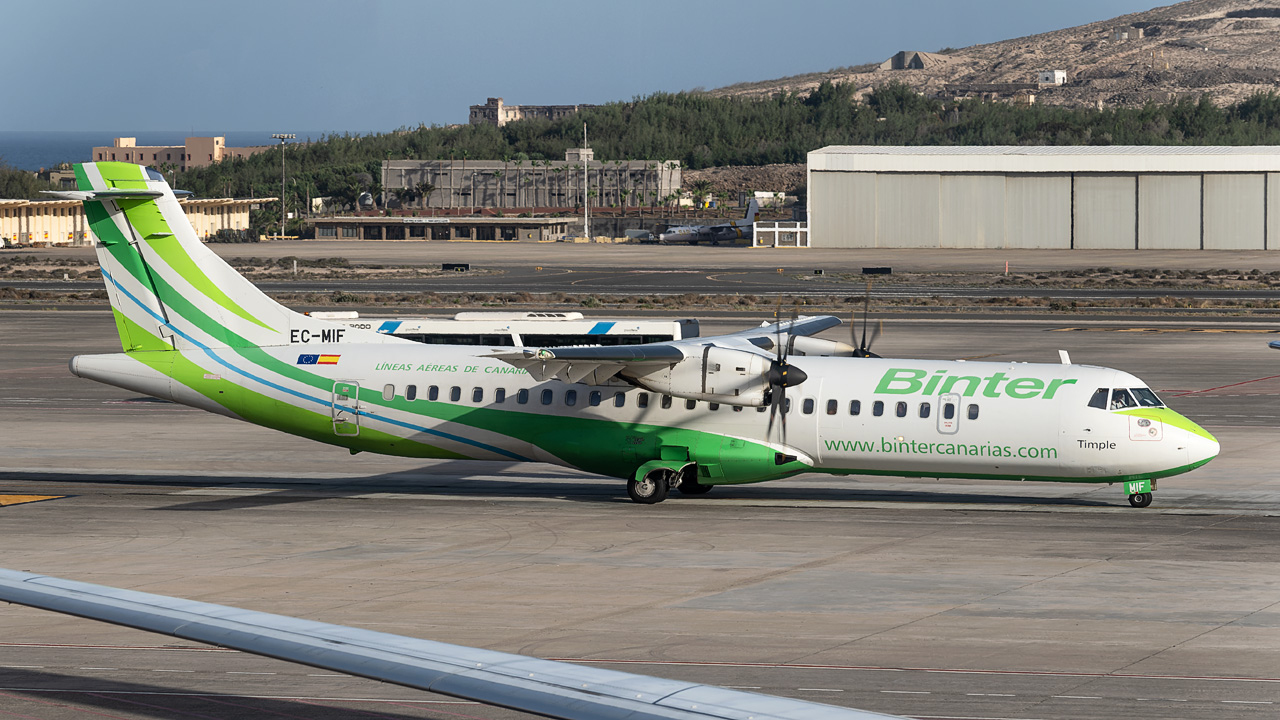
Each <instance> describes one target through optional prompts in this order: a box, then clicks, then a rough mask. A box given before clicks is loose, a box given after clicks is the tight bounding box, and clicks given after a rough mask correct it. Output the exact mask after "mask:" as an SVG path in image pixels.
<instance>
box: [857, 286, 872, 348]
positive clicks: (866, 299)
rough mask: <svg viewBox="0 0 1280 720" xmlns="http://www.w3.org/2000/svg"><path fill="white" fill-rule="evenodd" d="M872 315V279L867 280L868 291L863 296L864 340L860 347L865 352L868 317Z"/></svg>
mask: <svg viewBox="0 0 1280 720" xmlns="http://www.w3.org/2000/svg"><path fill="white" fill-rule="evenodd" d="M869 317H871V281H870V280H868V281H867V293H866V294H865V295H863V296H862V342H860V343H858V348H859V349H860V350H862V351H863V352H866V350H867V318H869Z"/></svg>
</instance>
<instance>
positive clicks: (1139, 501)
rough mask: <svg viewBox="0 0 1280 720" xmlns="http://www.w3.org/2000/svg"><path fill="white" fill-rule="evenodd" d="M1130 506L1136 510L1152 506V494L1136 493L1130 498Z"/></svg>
mask: <svg viewBox="0 0 1280 720" xmlns="http://www.w3.org/2000/svg"><path fill="white" fill-rule="evenodd" d="M1129 504H1130V505H1132V506H1134V507H1136V508H1144V507H1147V506H1148V505H1150V504H1151V493H1149V492H1144V493H1134V494H1132V495H1130V496H1129Z"/></svg>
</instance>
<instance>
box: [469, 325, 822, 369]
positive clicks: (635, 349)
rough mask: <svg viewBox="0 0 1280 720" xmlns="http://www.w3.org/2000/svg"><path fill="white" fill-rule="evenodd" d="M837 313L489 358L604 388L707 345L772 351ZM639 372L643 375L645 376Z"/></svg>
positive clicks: (698, 351)
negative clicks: (779, 340)
mask: <svg viewBox="0 0 1280 720" xmlns="http://www.w3.org/2000/svg"><path fill="white" fill-rule="evenodd" d="M840 322H841V321H840V318H838V317H835V316H833V315H816V316H812V317H801V318H796V319H794V320H784V321H783V322H779V323H772V324H765V325H762V326H760V327H757V328H750V329H748V330H742V331H740V332H736V333H732V334H729V335H712V336H710V337H696V338H687V339H685V340H672V341H670V342H663V343H647V344H644V345H606V346H598V345H591V346H582V347H557V348H539V349H533V348H524V349H521V350H517V351H514V352H499V353H495V354H493V355H490V356H489V357H493V358H497V359H499V360H502V361H504V362H506V363H508V364H510V365H513V366H515V367H518V368H522V369H524V370H525V371H527V372H528V373H529V374H530V375H531V376H532V377H533V378H534V379H535V380H537V381H539V382H541V381H543V380H546V379H548V378H553V377H558V378H560V379H561V380H564V381H565V382H570V383H577V382H586V383H588V384H590V385H602V384H604V383H605V382H607V381H608V380H609V379H610V378H612V377H613V376H614V375H617V374H618V373H619V372H620V371H622V370H623V369H628V370H632V371H637V370H644V369H646V367H647V368H651V369H657V368H660V367H662V366H663V365H671V364H673V363H677V362H680V361H681V360H684V359H685V358H688V357H692V356H695V355H700V354H701V353H702V350H703V348H704V347H705V346H707V345H713V346H716V347H727V348H733V349H737V350H746V351H749V352H754V353H757V354H763V353H762V351H761V348H764V349H766V350H767V349H771V348H772V347H773V342H774V339H775V338H776V337H777V336H778V335H779V334H781V335H805V336H807V335H815V334H817V333H820V332H822V331H823V330H826V329H827V328H832V327H835V326H837V325H839V324H840ZM640 374H644V373H643V372H641V373H640Z"/></svg>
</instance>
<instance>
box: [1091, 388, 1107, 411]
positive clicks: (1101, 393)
mask: <svg viewBox="0 0 1280 720" xmlns="http://www.w3.org/2000/svg"><path fill="white" fill-rule="evenodd" d="M1110 394H1111V391H1110V390H1109V389H1107V388H1098V389H1097V390H1094V391H1093V397H1091V398H1089V407H1091V408H1098V409H1099V410H1106V409H1107V396H1108V395H1110Z"/></svg>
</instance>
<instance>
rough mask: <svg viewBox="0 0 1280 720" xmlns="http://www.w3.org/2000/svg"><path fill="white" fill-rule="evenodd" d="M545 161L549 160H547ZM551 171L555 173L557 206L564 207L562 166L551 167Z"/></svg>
mask: <svg viewBox="0 0 1280 720" xmlns="http://www.w3.org/2000/svg"><path fill="white" fill-rule="evenodd" d="M547 162H551V161H550V160H548V161H547ZM551 172H553V173H555V175H556V200H557V201H558V202H559V204H558V205H557V207H564V178H563V177H562V176H563V175H564V166H563V165H561V166H559V167H556V168H553V169H552V170H551Z"/></svg>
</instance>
